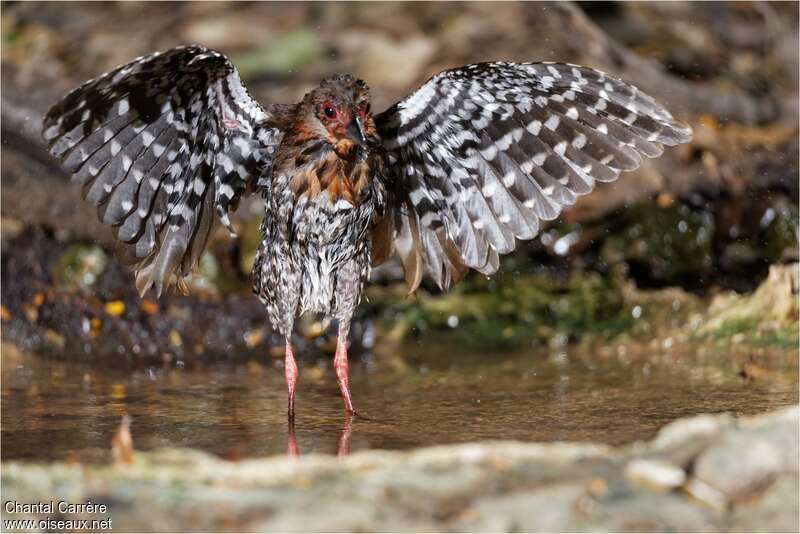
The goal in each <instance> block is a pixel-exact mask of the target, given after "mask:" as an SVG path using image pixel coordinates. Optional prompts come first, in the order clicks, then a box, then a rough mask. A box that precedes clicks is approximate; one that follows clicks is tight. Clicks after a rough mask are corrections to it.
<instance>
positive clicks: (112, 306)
mask: <svg viewBox="0 0 800 534" xmlns="http://www.w3.org/2000/svg"><path fill="white" fill-rule="evenodd" d="M106 313H107V314H109V315H113V316H114V317H119V316H120V315H122V314H123V313H125V303H124V302H122V301H121V300H112V301H111V302H107V303H106Z"/></svg>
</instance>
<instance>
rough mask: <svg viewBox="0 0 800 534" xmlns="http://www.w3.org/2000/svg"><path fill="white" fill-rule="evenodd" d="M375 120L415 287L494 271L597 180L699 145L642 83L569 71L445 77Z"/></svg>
mask: <svg viewBox="0 0 800 534" xmlns="http://www.w3.org/2000/svg"><path fill="white" fill-rule="evenodd" d="M375 121H376V125H377V127H378V130H379V132H380V134H381V137H382V138H383V144H384V147H385V149H386V151H387V170H386V171H385V172H386V174H387V177H386V178H387V183H389V184H390V186H393V187H394V193H395V201H394V203H393V206H394V210H393V211H392V212H391V213H390V214H389V217H391V221H390V225H389V226H390V229H389V231H390V232H392V234H391V238H392V242H393V245H394V248H391V250H390V251H389V252H391V251H396V252H398V254H399V256H400V258H401V260H402V262H403V265H404V268H405V270H406V278H407V281H408V282H409V285H410V286H411V289H412V290H413V289H415V288H416V287H417V286H418V285H419V283H420V279H421V277H422V270H423V267H425V268H426V269H427V271H428V272H429V273H430V275H431V276H432V278H433V279H434V280H435V281H436V282H437V284H438V285H439V286H440V287H442V288H447V287H448V286H449V285H450V284H451V283H452V282H454V281H457V280H458V279H459V278H460V276H461V275H463V273H464V272H466V270H467V268H473V269H476V270H478V271H480V272H482V273H486V274H491V273H493V272H495V271H496V270H497V268H498V255H500V254H504V253H507V252H510V251H511V250H513V249H514V246H515V240H516V239H522V240H524V239H531V238H533V237H534V236H535V235H536V234H537V233H538V231H539V222H540V221H541V220H550V219H554V218H555V217H557V216H558V214H559V213H560V212H561V210H562V208H563V207H564V206H569V205H571V204H573V203H574V202H575V200H576V198H577V197H578V196H579V195H584V194H586V193H588V192H589V191H591V190H592V188H593V187H594V184H595V182H610V181H612V180H614V179H616V178H617V177H618V176H619V174H620V173H621V172H623V171H629V170H633V169H636V168H637V167H638V166H639V165H640V163H641V160H642V156H648V157H657V156H659V155H661V153H662V151H663V145H677V144H679V143H685V142H687V141H689V140H690V139H691V137H692V132H691V129H690V128H689V127H688V126H687V125H685V124H683V123H681V122H679V121H676V120H675V119H674V118H673V117H672V115H670V114H669V112H668V111H666V110H665V109H664V108H663V107H661V106H659V105H658V104H657V103H656V102H655V101H654V100H653V99H652V98H650V97H649V96H647V95H645V94H643V93H642V92H641V91H639V90H638V89H636V88H635V87H633V86H631V85H627V84H625V83H623V82H621V81H619V80H616V79H614V78H611V77H609V76H607V75H606V74H604V73H602V72H599V71H597V70H593V69H589V68H584V67H578V66H574V65H567V64H547V63H533V64H513V63H482V64H475V65H469V66H466V67H462V68H459V69H453V70H448V71H444V72H442V73H440V74H438V75H436V76H434V77H433V78H432V79H431V80H429V81H428V82H427V83H425V84H424V85H423V86H422V87H421V88H420V89H418V90H417V91H416V92H415V93H413V94H412V95H410V96H409V97H408V98H406V99H405V100H403V101H401V102H399V103H397V104H395V105H394V106H393V107H391V108H390V109H388V110H386V111H385V112H383V113H381V114H380V115H378V116H377V117H376V118H375ZM384 257H385V254H384Z"/></svg>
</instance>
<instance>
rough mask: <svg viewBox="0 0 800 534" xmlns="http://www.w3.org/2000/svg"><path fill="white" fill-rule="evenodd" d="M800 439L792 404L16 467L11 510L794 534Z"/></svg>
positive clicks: (384, 525) (6, 469) (266, 522)
mask: <svg viewBox="0 0 800 534" xmlns="http://www.w3.org/2000/svg"><path fill="white" fill-rule="evenodd" d="M799 431H800V429H799V428H798V409H797V408H796V407H792V408H787V409H784V410H781V411H778V412H773V413H771V414H766V415H761V416H757V417H752V418H740V419H735V418H732V417H730V416H726V415H718V416H698V417H693V418H689V419H682V420H678V421H675V422H674V423H672V424H670V425H667V426H666V427H664V428H663V429H662V430H661V431H660V432H659V433H658V435H657V436H656V438H655V439H654V440H653V441H650V442H647V443H637V444H634V445H632V446H628V447H625V448H619V449H615V448H610V447H607V446H604V445H595V444H574V443H554V444H526V443H521V442H485V443H472V444H465V445H455V446H439V447H433V448H425V449H417V450H414V451H411V452H404V453H398V452H384V451H371V452H360V453H355V454H353V455H351V456H349V457H346V458H342V459H337V458H336V457H331V456H324V455H311V456H306V457H303V456H301V457H299V458H285V457H272V458H264V459H252V460H245V461H241V462H229V461H224V460H220V459H219V458H217V457H214V456H210V455H207V454H204V453H201V452H198V451H194V450H188V449H165V450H159V451H154V452H150V453H135V454H134V457H133V463H132V464H131V465H118V466H116V467H115V466H109V465H80V464H74V463H73V464H69V463H66V464H63V463H57V464H51V465H41V464H24V463H17V462H5V463H4V464H3V471H2V482H3V490H4V499H14V500H17V501H19V502H38V501H49V500H51V499H54V500H56V501H58V500H59V499H66V500H68V501H70V502H85V501H87V500H91V501H92V502H93V503H103V504H106V505H107V506H108V507H109V510H108V512H107V514H104V515H106V516H108V517H110V518H111V519H112V520H113V526H114V530H119V531H141V532H146V531H153V530H173V531H187V530H193V531H196V530H201V531H203V530H204V531H218V530H223V531H229V530H239V531H262V530H263V531H362V530H364V531H370V530H406V531H412V530H416V531H430V530H436V531H451V530H458V531H465V530H471V531H513V530H522V531H583V530H599V531H688V532H695V531H750V530H759V531H767V532H781V531H783V532H791V531H796V530H797V526H798V482H797V470H798V464H797V461H798V432H799ZM11 515H13V514H7V517H8V518H11ZM23 517H34V518H38V517H41V516H38V515H35V514H19V515H14V518H23ZM74 517H75V516H64V517H63V518H64V519H69V518H74ZM81 517H85V518H93V517H91V516H89V515H83V516H81Z"/></svg>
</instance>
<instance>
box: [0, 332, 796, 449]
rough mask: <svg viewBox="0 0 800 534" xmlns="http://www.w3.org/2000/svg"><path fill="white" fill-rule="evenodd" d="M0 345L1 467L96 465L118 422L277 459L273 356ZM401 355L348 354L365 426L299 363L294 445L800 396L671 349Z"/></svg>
mask: <svg viewBox="0 0 800 534" xmlns="http://www.w3.org/2000/svg"><path fill="white" fill-rule="evenodd" d="M8 352H9V351H4V357H3V366H2V417H3V424H2V459H3V460H7V459H22V458H24V459H31V460H33V459H36V460H49V459H75V460H80V461H92V460H94V461H103V460H106V459H108V458H110V450H109V444H110V440H111V436H112V435H113V433H114V431H115V429H116V428H117V426H118V424H119V421H120V417H121V416H122V415H124V414H126V413H127V414H130V415H131V416H132V418H133V423H132V427H131V431H132V434H133V439H134V444H135V447H136V448H137V449H153V448H156V447H167V446H169V447H194V448H199V449H203V450H206V451H209V452H212V453H215V454H219V455H222V456H224V457H227V458H242V457H247V456H263V455H269V454H282V453H285V452H286V450H287V446H288V445H289V444H290V433H289V431H288V428H287V422H286V415H285V404H286V397H285V385H284V382H283V372H282V369H281V363H280V361H278V360H265V361H264V362H262V363H256V362H249V363H246V364H217V365H213V366H195V367H194V368H192V369H189V368H182V367H175V366H174V365H173V366H170V367H164V368H153V367H151V368H147V369H140V370H133V371H131V370H122V369H116V370H115V369H113V368H110V367H109V368H104V369H98V368H97V367H91V366H88V365H81V364H75V363H64V362H57V361H53V360H47V359H42V358H37V357H32V356H23V355H20V354H16V355H9V356H6V353H8ZM403 352H404V354H403V355H402V357H394V358H381V359H376V358H372V357H364V358H360V359H359V358H356V359H354V360H353V361H351V388H352V390H353V395H354V400H355V403H356V408H357V409H358V410H359V411H360V412H361V413H362V415H363V416H364V417H356V418H354V419H353V420H352V421H351V422H350V424H349V425H347V421H346V418H345V417H344V412H343V409H342V404H341V400H340V397H339V391H338V388H337V386H336V380H335V377H334V375H333V373H332V371H331V369H330V362H328V361H320V362H316V363H315V362H308V363H305V364H302V365H301V370H300V383H299V392H298V399H297V402H298V406H297V409H298V414H297V420H296V424H295V432H294V439H295V440H296V446H297V448H298V449H299V452H300V453H301V454H306V453H312V452H321V453H336V452H337V450H339V451H340V452H345V451H346V450H348V449H349V450H350V451H355V450H360V449H370V448H380V449H407V448H411V447H418V446H426V445H437V444H445V443H458V442H466V441H475V440H486V439H516V440H525V441H595V442H603V443H608V444H612V445H619V444H624V443H629V442H633V441H636V440H643V439H649V438H651V437H652V436H653V435H654V434H655V432H656V431H657V430H658V429H659V428H660V427H662V426H663V425H664V424H666V423H668V422H669V421H671V420H673V419H676V418H679V417H683V416H688V415H692V414H697V413H706V412H722V411H730V412H733V413H736V414H750V413H758V412H763V411H767V410H769V409H772V408H775V407H778V406H783V405H787V404H791V403H796V402H797V400H798V392H797V381H796V368H794V369H786V370H784V372H781V373H779V376H778V379H777V380H776V379H770V380H764V381H746V380H744V379H743V378H741V377H740V376H739V375H738V374H737V373H738V369H737V368H736V367H735V365H733V364H732V363H730V362H728V361H726V360H725V359H724V356H722V357H720V356H717V357H715V358H712V359H711V361H708V358H705V359H704V360H703V361H700V360H701V359H699V358H698V357H696V355H694V354H689V353H681V351H679V350H673V351H670V352H668V353H659V354H654V355H652V356H648V357H645V358H637V359H631V358H625V357H621V356H605V357H604V356H600V355H597V354H593V353H590V352H591V351H589V350H587V349H565V350H564V351H560V352H555V353H553V352H552V351H549V350H547V349H537V350H529V351H522V352H516V353H498V354H491V353H488V352H483V353H464V352H462V353H459V354H458V355H454V354H452V352H451V353H449V354H448V353H447V352H446V351H444V350H442V348H441V347H437V346H435V345H433V344H423V345H419V346H414V347H407V348H405V349H403ZM720 362H721V363H720ZM773 378H775V377H773Z"/></svg>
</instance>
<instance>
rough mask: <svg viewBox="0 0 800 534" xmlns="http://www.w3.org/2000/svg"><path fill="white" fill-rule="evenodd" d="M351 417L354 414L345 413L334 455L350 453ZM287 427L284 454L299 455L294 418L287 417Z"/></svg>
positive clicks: (341, 455)
mask: <svg viewBox="0 0 800 534" xmlns="http://www.w3.org/2000/svg"><path fill="white" fill-rule="evenodd" d="M353 417H354V416H353V415H351V414H349V413H346V414H345V418H344V426H343V427H342V433H341V435H340V436H339V442H338V443H337V444H336V456H338V457H339V458H342V457H344V456H347V455H348V454H350V434H352V433H353ZM356 417H358V416H356ZM287 427H288V432H287V436H286V455H287V456H300V448H299V447H298V446H297V433H296V432H295V428H294V418H290V419H289V421H288V423H287Z"/></svg>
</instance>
